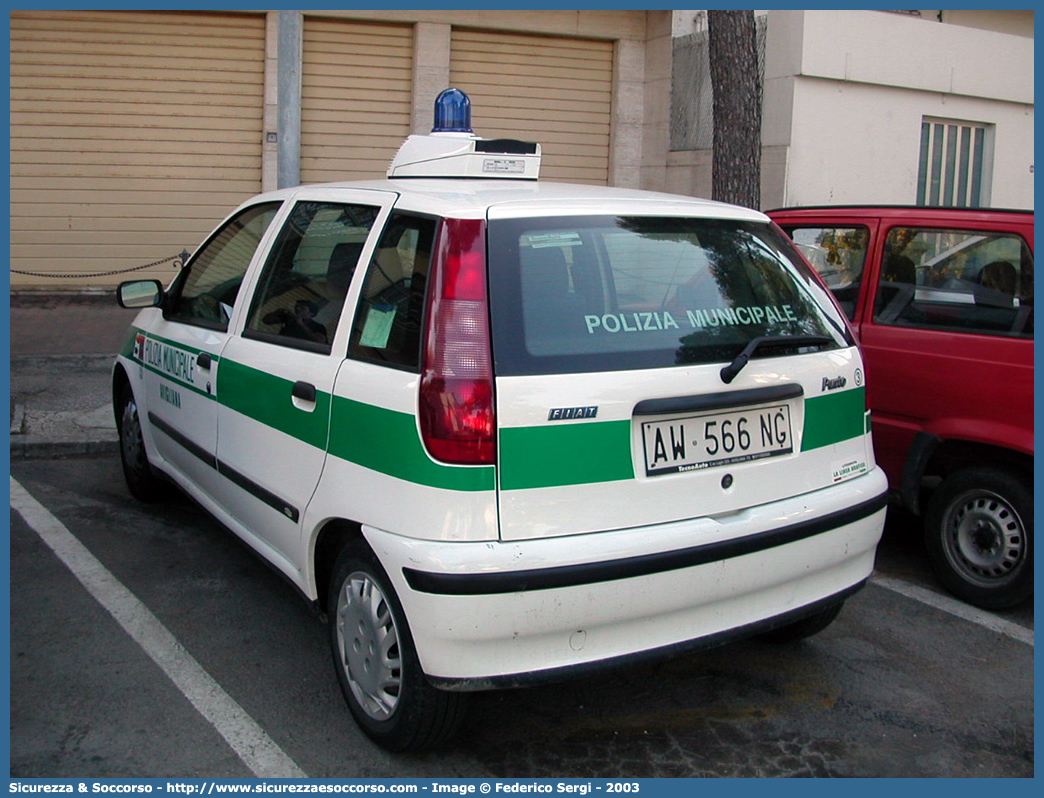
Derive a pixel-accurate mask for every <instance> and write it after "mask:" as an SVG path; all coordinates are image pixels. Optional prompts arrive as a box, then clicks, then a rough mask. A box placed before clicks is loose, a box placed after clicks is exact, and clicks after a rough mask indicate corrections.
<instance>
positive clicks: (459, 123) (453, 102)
mask: <svg viewBox="0 0 1044 798" xmlns="http://www.w3.org/2000/svg"><path fill="white" fill-rule="evenodd" d="M431 132H432V133H471V132H472V131H471V100H470V99H469V98H468V95H466V94H465V93H464V92H462V91H461V90H460V89H452V88H451V89H446V90H444V91H442V92H441V93H440V94H439V96H438V97H436V98H435V126H434V127H433V128H432V129H431Z"/></svg>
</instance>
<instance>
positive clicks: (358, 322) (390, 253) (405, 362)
mask: <svg viewBox="0 0 1044 798" xmlns="http://www.w3.org/2000/svg"><path fill="white" fill-rule="evenodd" d="M435 227H436V223H435V220H434V219H432V218H428V217H424V216H413V215H411V214H406V213H393V214H392V216H391V218H390V219H389V220H388V225H387V227H385V229H384V232H383V233H382V234H381V240H380V242H379V243H378V244H377V249H376V250H375V251H374V253H373V258H372V259H371V261H370V264H369V267H368V269H367V272H366V282H365V283H364V284H363V289H362V296H361V297H360V298H359V307H358V309H357V310H356V315H355V325H354V327H353V328H352V340H351V345H350V347H349V355H350V356H351V357H353V358H356V359H358V360H366V361H370V362H372V363H380V364H382V365H386V366H393V367H395V368H402V369H409V370H416V369H417V368H419V364H420V346H421V328H422V323H423V316H424V297H425V292H426V288H427V282H428V268H429V266H430V264H431V250H432V245H433V242H434V240H435Z"/></svg>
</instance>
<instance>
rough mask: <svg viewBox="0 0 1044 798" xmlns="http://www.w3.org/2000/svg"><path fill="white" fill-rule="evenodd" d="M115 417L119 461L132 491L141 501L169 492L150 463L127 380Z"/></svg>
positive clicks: (118, 398)
mask: <svg viewBox="0 0 1044 798" xmlns="http://www.w3.org/2000/svg"><path fill="white" fill-rule="evenodd" d="M116 403H117V405H116V407H117V412H116V417H117V420H118V425H117V426H118V431H119V436H120V461H121V462H122V464H123V477H124V479H125V480H126V481H127V487H128V489H130V492H131V495H132V496H134V498H136V499H138V500H139V501H143V502H158V501H162V500H163V499H165V498H168V497H169V496H170V484H169V483H168V482H167V481H166V480H165V479H163V478H162V477H160V476H158V475H157V474H156V472H155V471H154V470H153V468H152V466H151V465H150V464H149V457H148V454H147V452H146V451H145V438H144V436H143V435H142V432H141V418H140V417H139V415H138V404H137V402H136V401H135V399H134V392H133V391H132V390H131V387H130V385H128V384H126V383H124V384H123V385H122V386H121V387H120V389H119V391H118V393H117V395H116Z"/></svg>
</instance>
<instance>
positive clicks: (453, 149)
mask: <svg viewBox="0 0 1044 798" xmlns="http://www.w3.org/2000/svg"><path fill="white" fill-rule="evenodd" d="M539 175H540V145H539V144H533V143H531V142H528V141H515V140H514V139H483V138H479V137H478V136H476V135H475V134H474V133H473V132H472V131H471V100H470V99H469V98H468V95H466V94H465V93H464V92H462V91H461V90H460V89H446V90H445V91H443V92H442V93H441V94H439V96H438V97H437V98H436V99H435V126H434V127H433V128H432V129H431V134H430V135H427V136H409V137H408V138H407V139H406V141H404V142H403V143H402V146H401V147H399V151H398V152H397V153H396V154H395V157H394V158H393V159H392V162H391V166H389V167H388V177H478V178H508V179H513V180H536V179H537V177H538V176H539Z"/></svg>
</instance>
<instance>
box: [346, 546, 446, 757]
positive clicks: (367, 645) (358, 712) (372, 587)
mask: <svg viewBox="0 0 1044 798" xmlns="http://www.w3.org/2000/svg"><path fill="white" fill-rule="evenodd" d="M327 614H328V618H329V625H330V645H331V648H332V650H333V659H334V668H335V669H336V671H337V679H338V681H339V682H340V685H341V691H342V692H343V693H344V697H345V700H346V701H347V703H348V708H349V709H350V710H351V713H352V715H353V716H354V717H355V721H356V723H358V724H359V727H360V728H361V729H362V730H363V731H364V732H365V733H366V734H367V736H369V737H370V739H372V740H373V741H374V742H376V743H377V744H378V745H380V746H382V747H383V748H386V749H387V750H389V751H422V750H425V749H428V748H432V747H434V746H436V745H438V744H439V743H441V742H444V741H445V740H447V739H448V738H449V737H451V736H452V735H453V734H454V732H456V730H457V728H458V727H459V725H460V721H461V720H462V719H463V714H464V713H463V710H464V699H465V696H464V695H461V694H459V693H450V692H446V691H444V690H437V689H435V688H434V687H432V686H431V685H430V684H429V683H428V680H427V678H426V677H425V676H424V673H423V672H422V670H421V666H420V661H419V660H418V658H417V654H416V651H415V649H414V646H413V638H412V635H411V634H410V630H409V627H408V626H407V624H406V617H405V615H404V614H403V611H402V606H401V605H400V604H399V600H398V598H397V597H396V595H395V591H394V590H393V588H392V586H391V582H390V580H389V579H388V577H387V575H386V574H385V573H384V569H383V568H382V567H381V565H380V563H378V562H377V559H376V557H374V555H373V553H372V552H371V551H370V550H369V548H368V547H367V546H366V545H365V543H363V542H362V541H354V542H352V543H350V544H349V545H348V546H347V547H346V548H345V549H344V551H343V552H341V555H340V557H338V559H337V564H336V565H335V566H334V575H333V579H332V580H331V583H330V596H329V603H328V605H327Z"/></svg>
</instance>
